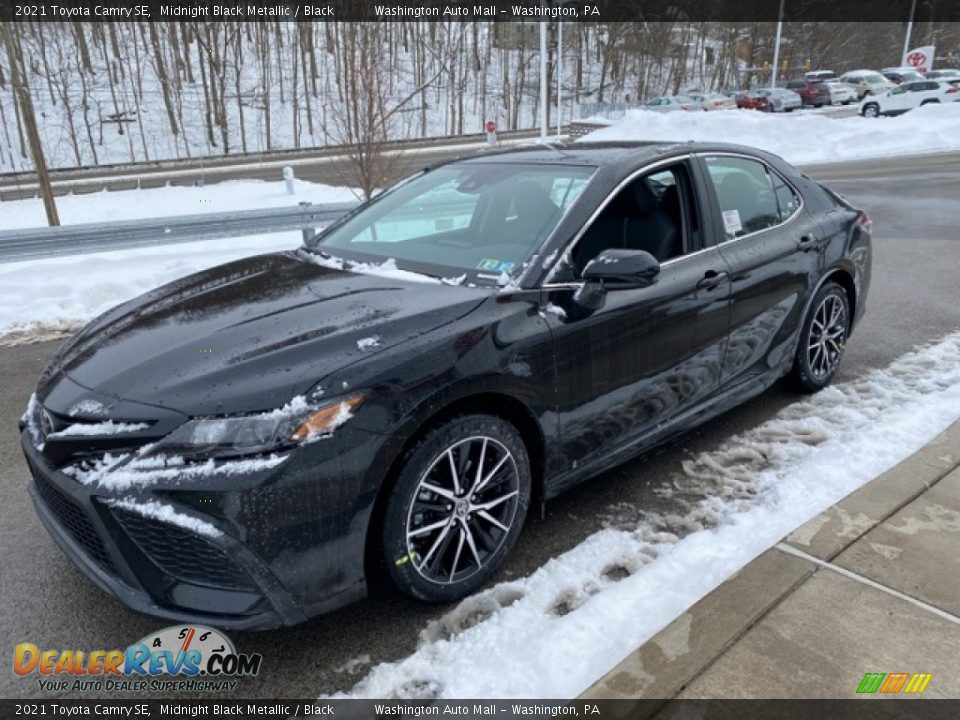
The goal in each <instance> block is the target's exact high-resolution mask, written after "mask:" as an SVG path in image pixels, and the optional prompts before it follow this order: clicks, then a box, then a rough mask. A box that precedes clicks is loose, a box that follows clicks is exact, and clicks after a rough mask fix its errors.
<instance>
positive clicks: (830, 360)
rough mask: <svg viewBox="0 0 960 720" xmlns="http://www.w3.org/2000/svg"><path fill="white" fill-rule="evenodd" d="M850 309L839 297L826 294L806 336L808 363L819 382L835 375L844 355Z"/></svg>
mask: <svg viewBox="0 0 960 720" xmlns="http://www.w3.org/2000/svg"><path fill="white" fill-rule="evenodd" d="M846 335H847V310H846V308H845V307H844V304H843V301H842V300H841V299H840V298H839V297H837V296H836V295H827V296H826V297H825V298H824V299H823V302H821V303H820V306H819V307H818V308H817V311H816V313H814V316H813V322H812V323H810V333H809V335H808V337H807V361H808V363H809V365H810V372H811V373H812V374H813V376H814V377H815V378H817V379H818V380H820V379H823V378H825V377H827V376H828V375H830V374H831V373H833V371H834V370H835V369H836V367H837V364H838V363H839V362H840V356H841V355H843V348H844V343H845V342H846V339H847V338H846Z"/></svg>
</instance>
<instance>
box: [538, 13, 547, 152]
mask: <svg viewBox="0 0 960 720" xmlns="http://www.w3.org/2000/svg"><path fill="white" fill-rule="evenodd" d="M548 92H549V88H548V87H547V23H545V22H541V23H540V141H541V142H546V141H547V93H548Z"/></svg>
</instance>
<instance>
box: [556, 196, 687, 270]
mask: <svg viewBox="0 0 960 720" xmlns="http://www.w3.org/2000/svg"><path fill="white" fill-rule="evenodd" d="M670 191H673V194H672V196H671V197H668V195H667V194H665V195H664V198H663V199H659V198H657V196H656V194H654V192H653V191H652V190H651V189H650V188H649V186H648V185H647V183H646V182H645V181H644V180H642V179H641V180H637V181H635V182H633V183H631V184H630V185H628V186H627V187H626V188H624V189H623V190H621V191H620V193H619V194H618V195H617V196H616V197H615V198H614V199H613V200H612V201H611V202H610V204H609V205H608V206H607V207H606V209H604V211H603V212H602V213H601V214H600V216H599V217H598V218H597V219H596V221H594V223H593V224H592V225H591V226H590V227H589V228H588V229H587V232H586V233H584V235H583V237H582V238H580V243H579V246H578V248H577V254H576V261H575V266H576V269H577V273H578V274H580V273H582V272H583V269H584V267H586V265H587V263H588V262H590V261H591V260H593V258H595V257H596V256H597V255H599V254H600V253H601V252H603V251H604V250H608V249H611V248H625V249H632V250H646V251H647V252H648V253H650V254H651V255H653V256H654V257H655V258H657V260H660V261H663V260H667V259H669V258H671V257H676V256H677V255H682V254H683V233H682V227H683V224H682V222H681V219H680V218H681V213H680V196H679V193H678V192H677V189H676V188H675V187H670V188H668V190H667V193H670Z"/></svg>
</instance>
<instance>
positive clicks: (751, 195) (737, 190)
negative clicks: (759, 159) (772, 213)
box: [718, 172, 757, 232]
mask: <svg viewBox="0 0 960 720" xmlns="http://www.w3.org/2000/svg"><path fill="white" fill-rule="evenodd" d="M718 195H719V196H720V197H719V200H720V209H721V210H736V211H737V212H739V213H740V222H741V224H742V226H743V229H744V231H746V232H750V228H749V227H748V225H749V224H750V222H751V219H752V218H754V217H755V216H756V215H757V213H756V212H755V205H756V197H757V193H756V189H755V188H754V185H753V183H752V182H750V178H749V177H748V176H747V174H746V173H742V172H732V173H730V174H728V175H727V176H726V177H725V178H724V179H723V180H722V181H721V183H720V192H719V193H718Z"/></svg>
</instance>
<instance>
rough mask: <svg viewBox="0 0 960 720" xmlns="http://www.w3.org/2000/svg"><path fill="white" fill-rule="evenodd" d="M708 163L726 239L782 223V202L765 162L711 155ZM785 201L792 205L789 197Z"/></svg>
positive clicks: (786, 203)
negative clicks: (778, 197)
mask: <svg viewBox="0 0 960 720" xmlns="http://www.w3.org/2000/svg"><path fill="white" fill-rule="evenodd" d="M706 163H707V171H708V174H709V177H710V182H711V184H712V185H713V189H714V191H715V192H716V195H717V201H718V202H719V204H720V212H721V214H722V220H723V230H724V236H725V239H726V240H733V239H735V238H738V237H743V236H744V235H749V234H750V233H755V232H759V231H761V230H766V229H767V228H769V227H773V226H774V225H779V224H780V222H781V212H780V205H779V203H778V200H777V195H776V193H775V192H774V187H773V183H772V182H771V181H770V176H769V175H768V174H767V169H766V167H765V166H764V165H763V163H760V162H757V161H755V160H747V159H746V158H738V157H726V156H715V157H708V158H706ZM784 200H785V206H786V207H788V206H789V203H788V202H787V198H785V199H784Z"/></svg>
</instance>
